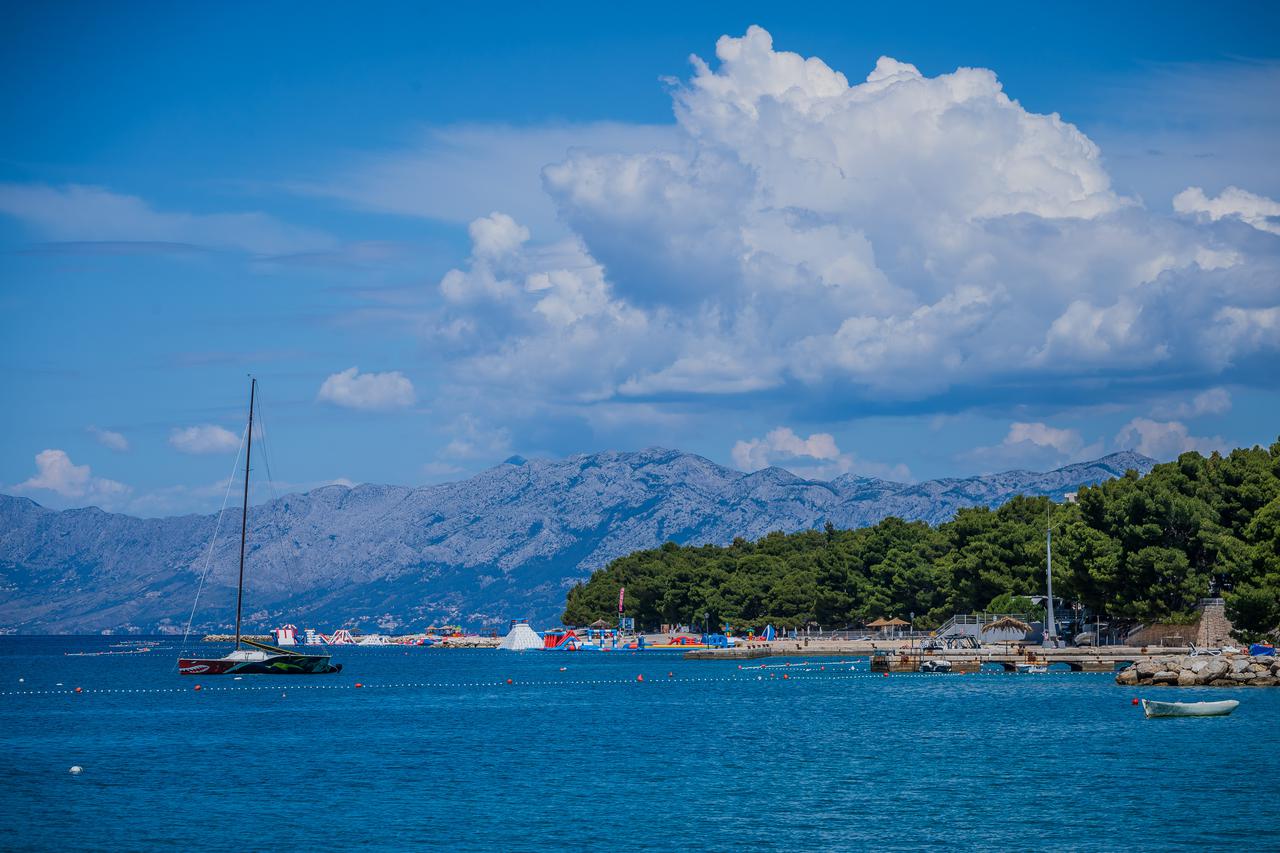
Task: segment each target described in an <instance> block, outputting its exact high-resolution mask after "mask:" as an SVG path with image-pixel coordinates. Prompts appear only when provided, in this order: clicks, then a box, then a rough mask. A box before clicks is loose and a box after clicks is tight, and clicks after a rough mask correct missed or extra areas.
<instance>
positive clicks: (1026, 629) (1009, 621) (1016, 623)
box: [982, 616, 1031, 634]
mask: <svg viewBox="0 0 1280 853" xmlns="http://www.w3.org/2000/svg"><path fill="white" fill-rule="evenodd" d="M988 631H1019V632H1021V633H1023V634H1027V633H1030V632H1031V626H1030V625H1028V624H1027V623H1026V622H1023V621H1022V620H1021V619H1014V618H1013V617H1012V616H1001V617H1000V618H999V619H997V620H996V621H994V622H988V623H987V624H986V625H983V626H982V633H984V634H985V633H987V632H988Z"/></svg>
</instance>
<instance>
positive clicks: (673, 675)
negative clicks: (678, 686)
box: [667, 672, 676, 678]
mask: <svg viewBox="0 0 1280 853" xmlns="http://www.w3.org/2000/svg"><path fill="white" fill-rule="evenodd" d="M675 677H676V674H675V673H674V672H668V673H667V678H675Z"/></svg>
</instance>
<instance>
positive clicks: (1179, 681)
mask: <svg viewBox="0 0 1280 853" xmlns="http://www.w3.org/2000/svg"><path fill="white" fill-rule="evenodd" d="M1116 683H1117V684H1126V685H1140V686H1143V687H1146V686H1161V685H1164V686H1169V687H1202V686H1208V687H1276V686H1280V659H1277V658H1276V657H1275V656H1274V655H1255V656H1253V657H1250V656H1249V655H1245V654H1239V655H1215V656H1212V657H1210V656H1205V655H1161V656H1156V657H1152V658H1149V659H1148V660H1142V661H1138V662H1137V663H1135V664H1133V665H1132V666H1128V667H1125V668H1124V669H1122V670H1121V671H1120V672H1119V674H1117V675H1116Z"/></svg>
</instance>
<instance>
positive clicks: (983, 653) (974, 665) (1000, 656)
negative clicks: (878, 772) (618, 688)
mask: <svg viewBox="0 0 1280 853" xmlns="http://www.w3.org/2000/svg"><path fill="white" fill-rule="evenodd" d="M880 651H884V652H888V658H889V670H890V671H893V672H896V671H914V670H915V669H916V668H918V666H919V664H920V662H921V661H924V660H946V661H950V662H951V664H952V666H953V668H954V669H955V671H957V672H965V671H972V670H977V669H978V668H980V667H981V666H983V665H984V664H999V665H1000V666H1002V667H1004V668H1005V669H1008V670H1013V669H1014V668H1015V667H1016V666H1017V665H1018V664H1020V663H1043V664H1049V665H1052V664H1065V665H1066V666H1067V667H1068V668H1069V669H1071V670H1074V671H1077V672H1111V671H1112V670H1114V669H1116V668H1117V667H1118V666H1122V665H1128V664H1130V663H1136V662H1138V661H1142V660H1146V659H1148V658H1153V657H1156V656H1158V655H1168V654H1186V653H1187V652H1189V651H1190V649H1187V648H1160V647H1151V648H1140V647H1135V646H1102V647H1099V648H1096V649H1095V648H1088V647H1073V648H1062V649H1044V648H1041V647H1039V646H1026V647H1023V648H1019V647H1018V646H1017V645H1011V646H1006V645H1005V644H998V645H991V646H986V647H983V648H978V649H944V650H929V651H921V649H920V648H919V646H916V647H914V649H913V648H912V647H911V646H910V645H909V644H908V643H906V642H904V641H896V640H876V641H870V642H868V641H858V640H810V641H809V642H808V643H806V642H805V641H804V640H803V639H800V640H775V641H773V642H751V643H743V644H741V645H738V646H734V647H733V648H729V649H691V650H690V651H688V652H685V655H684V656H685V658H686V659H688V660H696V661H717V660H719V661H724V660H755V659H759V658H769V657H814V658H818V657H847V656H852V657H858V656H870V655H875V654H876V653H877V652H880Z"/></svg>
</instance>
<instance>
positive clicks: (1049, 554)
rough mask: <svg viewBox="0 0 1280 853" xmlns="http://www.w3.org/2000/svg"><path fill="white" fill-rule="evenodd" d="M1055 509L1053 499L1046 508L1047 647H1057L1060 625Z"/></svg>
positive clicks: (1045, 640)
mask: <svg viewBox="0 0 1280 853" xmlns="http://www.w3.org/2000/svg"><path fill="white" fill-rule="evenodd" d="M1052 507H1053V499H1052V498H1051V499H1049V502H1048V503H1047V504H1046V505H1045V508H1044V557H1045V562H1044V577H1045V585H1046V586H1047V587H1048V592H1049V598H1048V600H1047V601H1046V602H1045V607H1046V617H1045V626H1044V627H1045V636H1044V643H1043V645H1045V646H1051V647H1053V648H1056V647H1057V645H1058V644H1057V642H1056V641H1057V638H1058V625H1057V623H1056V622H1055V621H1054V619H1053V525H1052V524H1050V523H1049V510H1050V509H1051V508H1052Z"/></svg>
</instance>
